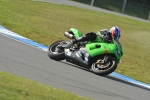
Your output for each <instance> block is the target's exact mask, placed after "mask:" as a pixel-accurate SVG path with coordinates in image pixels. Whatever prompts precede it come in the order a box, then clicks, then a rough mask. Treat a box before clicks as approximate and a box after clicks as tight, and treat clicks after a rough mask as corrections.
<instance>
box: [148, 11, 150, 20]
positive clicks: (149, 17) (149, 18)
mask: <svg viewBox="0 0 150 100" xmlns="http://www.w3.org/2000/svg"><path fill="white" fill-rule="evenodd" d="M148 20H150V11H149V16H148Z"/></svg>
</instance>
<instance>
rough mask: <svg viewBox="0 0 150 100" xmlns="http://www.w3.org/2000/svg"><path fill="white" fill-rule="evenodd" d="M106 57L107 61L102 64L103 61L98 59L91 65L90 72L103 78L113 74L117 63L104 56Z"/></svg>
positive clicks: (111, 58)
mask: <svg viewBox="0 0 150 100" xmlns="http://www.w3.org/2000/svg"><path fill="white" fill-rule="evenodd" d="M105 57H107V58H106V59H107V61H106V62H105V63H104V62H102V61H103V60H104V59H102V58H100V59H97V60H96V62H95V63H93V64H92V66H91V70H92V72H93V73H95V74H98V75H101V76H105V75H108V74H110V73H112V72H114V71H115V70H116V68H117V61H116V60H115V58H113V57H111V56H105Z"/></svg>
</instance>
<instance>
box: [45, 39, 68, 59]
mask: <svg viewBox="0 0 150 100" xmlns="http://www.w3.org/2000/svg"><path fill="white" fill-rule="evenodd" d="M67 42H68V41H66V40H59V41H56V42H54V43H52V44H51V45H50V46H49V48H48V50H47V54H48V56H49V58H51V59H53V60H64V59H65V53H64V50H62V52H56V49H57V46H58V45H59V44H62V43H67Z"/></svg>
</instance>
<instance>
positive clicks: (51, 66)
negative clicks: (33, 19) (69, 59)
mask: <svg viewBox="0 0 150 100" xmlns="http://www.w3.org/2000/svg"><path fill="white" fill-rule="evenodd" d="M0 55H1V56H0V70H1V71H5V72H8V73H11V74H14V75H17V76H21V77H25V78H28V79H31V80H34V81H37V82H40V83H42V84H46V85H49V86H53V87H54V88H58V89H62V90H65V91H68V92H71V93H74V94H77V95H79V96H83V97H88V98H92V99H93V100H149V98H150V90H148V89H145V88H142V87H139V86H136V85H133V84H130V83H128V82H125V81H122V80H119V79H117V78H114V77H111V76H106V77H102V76H98V75H95V74H93V73H91V72H89V71H86V70H84V69H82V68H79V67H78V66H75V65H72V64H70V63H65V61H62V62H57V61H54V60H51V59H49V58H48V56H47V53H46V52H45V51H42V50H39V49H37V48H34V47H31V46H29V45H26V44H23V43H20V42H18V41H16V40H13V39H10V38H8V37H5V36H3V35H0Z"/></svg>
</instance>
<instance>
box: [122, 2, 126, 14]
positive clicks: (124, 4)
mask: <svg viewBox="0 0 150 100" xmlns="http://www.w3.org/2000/svg"><path fill="white" fill-rule="evenodd" d="M126 3H127V0H124V2H123V7H122V13H124V9H125V7H126Z"/></svg>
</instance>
